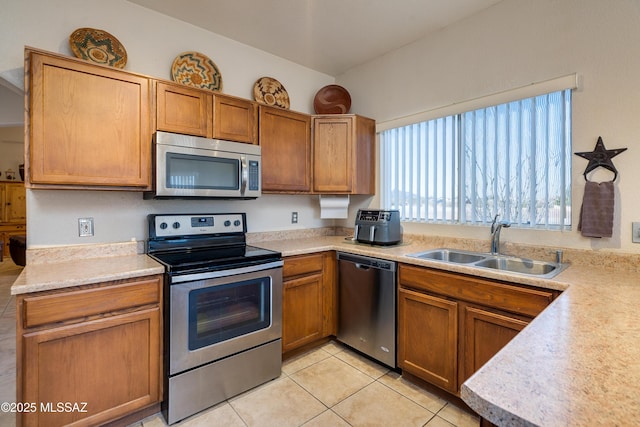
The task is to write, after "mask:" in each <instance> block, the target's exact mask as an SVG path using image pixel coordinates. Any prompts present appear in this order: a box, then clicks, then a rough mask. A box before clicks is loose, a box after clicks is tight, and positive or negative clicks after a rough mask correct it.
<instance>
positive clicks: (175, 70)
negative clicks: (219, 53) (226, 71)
mask: <svg viewBox="0 0 640 427" xmlns="http://www.w3.org/2000/svg"><path fill="white" fill-rule="evenodd" d="M171 78H172V79H173V81H174V82H178V83H181V84H183V85H187V86H194V87H197V88H200V89H209V90H213V91H221V90H222V74H220V70H218V67H216V64H214V63H213V61H212V60H211V59H209V58H208V57H207V56H206V55H203V54H202V53H199V52H183V53H181V54H180V55H178V56H176V59H174V60H173V65H171Z"/></svg>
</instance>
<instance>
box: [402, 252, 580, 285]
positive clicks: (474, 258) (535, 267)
mask: <svg viewBox="0 0 640 427" xmlns="http://www.w3.org/2000/svg"><path fill="white" fill-rule="evenodd" d="M407 256H409V257H412V258H419V259H425V260H433V261H439V262H444V263H447V264H464V265H468V266H471V267H478V268H486V269H491V270H500V271H505V272H509V273H513V274H520V275H525V276H535V277H540V278H545V279H549V278H552V277H554V276H555V275H556V274H558V273H560V272H561V271H562V270H564V269H565V268H566V267H567V266H568V265H567V264H560V263H554V262H546V261H538V260H532V259H526V258H517V257H512V256H507V255H494V254H490V253H482V252H472V251H463V250H458V249H449V248H440V249H432V250H429V251H425V252H418V253H413V254H408V255H407Z"/></svg>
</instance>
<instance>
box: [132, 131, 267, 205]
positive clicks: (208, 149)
mask: <svg viewBox="0 0 640 427" xmlns="http://www.w3.org/2000/svg"><path fill="white" fill-rule="evenodd" d="M154 152H155V153H154V162H155V163H154V175H155V176H154V181H153V191H151V192H146V193H145V195H144V197H145V199H150V198H156V199H159V198H160V199H161V198H224V199H232V198H240V199H255V198H257V197H259V196H260V195H261V193H262V178H261V175H262V174H261V159H260V146H258V145H252V144H243V143H240V142H232V141H223V140H219V139H208V138H200V137H197V136H190V135H180V134H176V133H169V132H160V131H158V132H156V133H155V136H154Z"/></svg>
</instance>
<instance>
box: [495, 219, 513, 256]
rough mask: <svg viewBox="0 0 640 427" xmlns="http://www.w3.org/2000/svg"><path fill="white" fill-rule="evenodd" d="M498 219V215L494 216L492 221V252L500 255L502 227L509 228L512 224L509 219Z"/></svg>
mask: <svg viewBox="0 0 640 427" xmlns="http://www.w3.org/2000/svg"><path fill="white" fill-rule="evenodd" d="M497 220H498V215H496V216H495V217H493V222H492V223H491V254H492V255H498V254H499V253H500V230H502V228H509V227H511V224H510V223H509V222H507V221H500V222H496V221H497Z"/></svg>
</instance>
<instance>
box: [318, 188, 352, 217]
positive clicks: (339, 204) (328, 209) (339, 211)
mask: <svg viewBox="0 0 640 427" xmlns="http://www.w3.org/2000/svg"><path fill="white" fill-rule="evenodd" d="M349 201H350V200H349V195H348V194H320V196H319V202H320V218H322V219H346V218H348V217H349Z"/></svg>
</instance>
